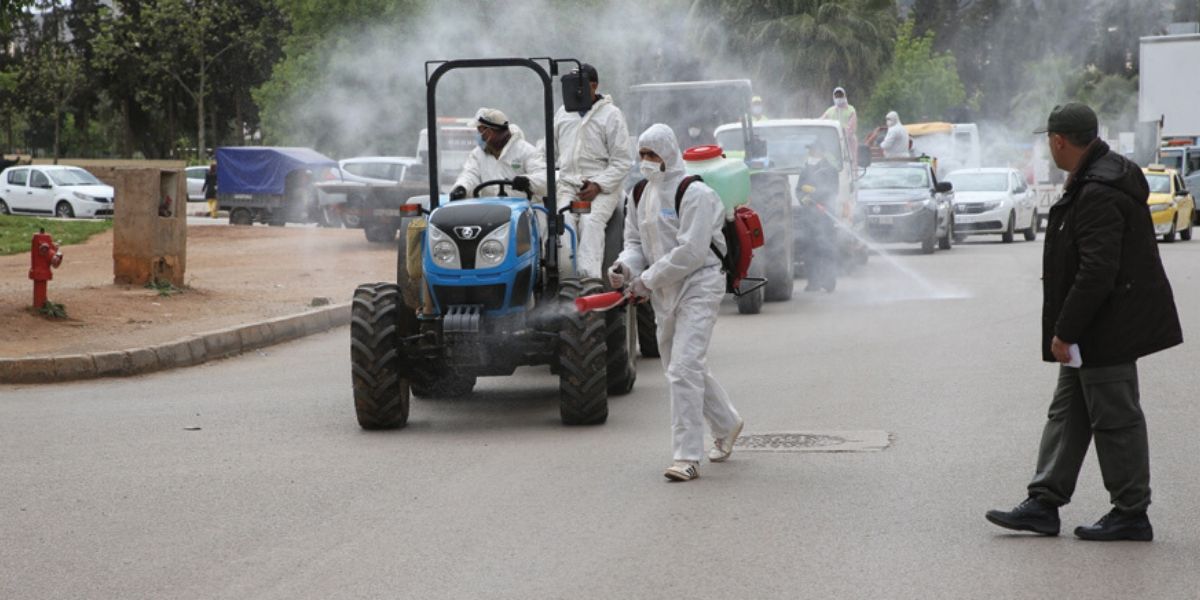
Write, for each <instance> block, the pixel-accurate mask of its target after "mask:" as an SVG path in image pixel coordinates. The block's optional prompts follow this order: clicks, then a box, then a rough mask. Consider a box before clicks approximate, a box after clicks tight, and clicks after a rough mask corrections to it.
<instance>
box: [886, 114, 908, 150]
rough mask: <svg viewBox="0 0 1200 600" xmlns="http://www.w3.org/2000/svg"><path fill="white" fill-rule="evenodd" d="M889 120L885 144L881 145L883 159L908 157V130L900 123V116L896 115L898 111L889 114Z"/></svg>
mask: <svg viewBox="0 0 1200 600" xmlns="http://www.w3.org/2000/svg"><path fill="white" fill-rule="evenodd" d="M887 120H888V128H887V135H885V136H883V142H881V143H880V144H879V149H880V150H883V157H884V158H900V157H902V156H908V140H909V137H908V130H907V129H905V128H904V125H903V124H902V123H900V115H898V114H896V111H892V112H889V113H888V114H887Z"/></svg>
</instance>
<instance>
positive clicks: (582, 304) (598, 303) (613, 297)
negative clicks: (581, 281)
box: [575, 290, 629, 313]
mask: <svg viewBox="0 0 1200 600" xmlns="http://www.w3.org/2000/svg"><path fill="white" fill-rule="evenodd" d="M628 301H629V295H628V294H626V293H625V292H623V291H620V290H618V291H615V292H604V293H602V294H592V295H590V296H580V297H578V298H576V299H575V310H577V311H579V312H581V313H586V312H591V311H599V312H604V311H606V310H612V309H614V308H616V307H618V306H622V305H624V304H625V303H626V302H628Z"/></svg>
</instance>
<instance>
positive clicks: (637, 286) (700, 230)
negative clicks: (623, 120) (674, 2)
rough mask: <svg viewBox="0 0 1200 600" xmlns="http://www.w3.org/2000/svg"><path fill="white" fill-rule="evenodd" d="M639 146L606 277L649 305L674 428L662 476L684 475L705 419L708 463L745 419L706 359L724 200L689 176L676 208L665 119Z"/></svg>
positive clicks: (674, 156) (675, 174)
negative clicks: (636, 196) (636, 182)
mask: <svg viewBox="0 0 1200 600" xmlns="http://www.w3.org/2000/svg"><path fill="white" fill-rule="evenodd" d="M638 154H639V156H640V157H641V164H640V165H639V170H640V171H641V172H642V175H643V176H645V177H646V179H647V184H646V187H645V189H644V192H643V194H642V196H641V199H640V201H638V202H631V203H630V205H629V209H628V210H627V211H626V213H625V247H624V250H623V251H622V252H621V255H620V257H618V259H617V261H616V262H615V263H613V265H612V267H611V268H609V270H608V282H609V284H610V285H611V286H612V287H613V288H623V287H624V288H626V289H627V290H629V293H630V295H632V296H634V297H636V298H649V299H650V301H651V303H652V304H653V306H654V313H655V315H656V316H657V321H658V332H657V333H658V348H659V352H661V354H662V361H663V364H664V365H666V372H667V382H668V383H669V385H670V391H671V392H670V393H671V429H672V432H673V435H674V437H673V447H674V463H673V464H672V465H671V466H670V467H669V468H668V469H667V470H666V472H665V473H664V475H666V477H667V478H668V479H671V480H673V481H690V480H692V479H695V478H696V477H697V476H698V475H699V474H698V471H697V467H698V466H699V464H700V458H701V455H702V454H703V453H704V421H705V420H706V419H707V421H708V425H709V428H710V429H711V430H712V435H713V438H715V439H714V440H713V447H712V449H711V450H709V452H708V459H709V460H710V461H712V462H723V461H724V460H725V459H727V458H729V455H730V454H732V453H733V443H734V442H735V441H736V440H737V437H738V435H740V434H741V432H742V427H743V425H744V424H745V422H744V421H743V420H742V418H741V417H740V416H739V415H738V412H737V410H735V409H734V408H733V404H731V403H730V401H729V395H728V394H726V393H725V389H724V388H722V387H721V384H719V383H717V380H716V379H714V378H713V376H712V373H710V372H709V370H708V366H707V363H706V355H707V354H708V345H709V342H710V341H711V340H712V332H713V327H714V326H715V325H716V322H717V312H718V309H719V308H720V305H721V299H722V298H724V297H725V275H724V274H723V273H722V272H721V261H720V260H719V259H718V258H717V255H716V253H715V252H713V248H716V249H717V250H719V251H720V252H722V253H724V252H726V251H727V250H726V246H725V238H724V235H723V234H722V231H721V227H722V225H723V224H724V222H725V207H724V205H723V204H722V203H721V199H720V197H718V196H717V193H716V192H714V191H713V190H712V188H710V187H708V186H707V185H704V184H703V183H702V182H698V181H694V182H692V183H691V184H690V185H688V186H687V188H686V190H685V191H684V195H683V197H682V198H681V199H680V202H679V203H678V206H679V211H678V214H677V213H676V210H675V206H676V204H675V195H676V193H677V191H678V189H679V186H680V185H681V184H682V183H683V181H684V177H685V175H686V173H685V172H684V167H683V155H682V154H681V153H680V151H679V143H678V141H676V139H675V134H674V132H672V131H671V128H670V127H667V126H666V125H663V124H661V123H658V124H655V125H652V126H651V127H650V128H649V129H647V130H646V132H645V133H643V134H642V135H641V137H640V138H639V139H638Z"/></svg>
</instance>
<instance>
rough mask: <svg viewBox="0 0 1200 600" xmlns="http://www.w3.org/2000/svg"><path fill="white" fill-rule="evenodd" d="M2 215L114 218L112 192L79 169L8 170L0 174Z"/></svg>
mask: <svg viewBox="0 0 1200 600" xmlns="http://www.w3.org/2000/svg"><path fill="white" fill-rule="evenodd" d="M0 214H20V215H54V216H58V217H64V218H72V217H81V218H93V217H109V218H111V217H112V215H113V189H112V187H111V186H108V185H105V184H104V183H103V182H102V181H100V180H99V179H96V176H95V175H92V174H91V173H88V172H87V171H85V170H83V169H81V168H79V167H68V166H65V165H39V166H34V167H9V168H7V169H5V170H4V171H3V172H0Z"/></svg>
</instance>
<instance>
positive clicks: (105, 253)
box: [0, 225, 396, 383]
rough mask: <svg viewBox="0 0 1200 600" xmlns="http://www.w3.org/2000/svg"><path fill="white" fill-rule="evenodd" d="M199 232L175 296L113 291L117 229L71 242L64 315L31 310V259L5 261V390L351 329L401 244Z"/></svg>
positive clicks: (358, 237) (312, 232) (56, 288)
mask: <svg viewBox="0 0 1200 600" xmlns="http://www.w3.org/2000/svg"><path fill="white" fill-rule="evenodd" d="M188 237H189V239H188V250H187V276H186V281H187V286H186V288H185V289H184V290H181V291H166V292H164V293H160V292H159V291H158V290H155V289H147V288H141V287H131V286H116V285H113V284H112V258H111V257H112V233H111V232H109V233H105V234H101V235H99V236H96V237H94V238H92V239H91V240H89V241H88V242H86V243H84V244H79V245H76V246H67V247H65V248H64V249H63V254H64V261H63V265H62V267H60V268H59V269H58V270H57V271H55V274H54V280H53V281H51V282H50V290H49V297H50V299H51V300H52V301H53V302H57V303H59V304H63V305H64V306H65V307H66V311H67V315H68V318H67V319H63V320H49V319H46V318H45V317H42V316H41V315H38V314H37V313H36V312H34V311H32V310H31V309H30V306H29V305H30V299H31V294H32V292H31V290H32V284H31V282H30V281H29V280H28V277H27V275H28V270H29V257H28V256H25V255H14V256H5V257H0V332H3V334H2V335H0V383H16V382H52V381H65V380H70V379H83V378H90V377H108V376H122V375H135V374H141V373H147V372H151V371H155V370H161V369H168V368H175V367H181V366H189V365H194V364H200V363H203V362H205V361H208V360H213V359H217V358H223V357H226V356H232V355H235V354H238V353H240V352H244V351H249V350H253V349H256V348H261V347H264V346H267V345H271V344H274V343H279V342H283V341H287V340H291V339H296V338H298V337H301V336H304V335H310V334H312V333H317V332H319V331H325V330H327V329H330V328H332V327H338V326H341V325H345V324H347V323H349V319H350V309H349V300H350V297H351V295H352V294H353V292H354V288H355V287H356V286H357V285H358V284H360V283H364V282H374V281H390V280H394V279H395V269H396V266H395V265H396V249H395V247H394V246H391V245H381V244H368V243H367V242H366V241H365V240H364V239H363V237H362V232H361V231H358V230H344V229H319V228H306V227H285V228H278V227H265V226H254V227H230V226H220V225H214V226H204V227H190V228H189V230H188ZM314 304H316V305H317V306H314Z"/></svg>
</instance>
